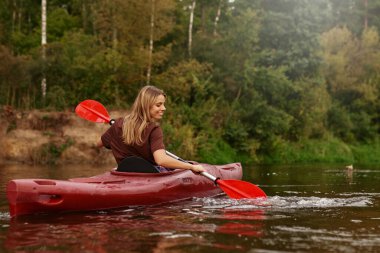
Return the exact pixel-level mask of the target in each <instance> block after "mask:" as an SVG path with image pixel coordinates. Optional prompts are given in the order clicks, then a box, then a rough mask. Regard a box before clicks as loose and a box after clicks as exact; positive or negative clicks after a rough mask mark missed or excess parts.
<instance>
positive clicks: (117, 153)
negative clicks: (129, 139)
mask: <svg viewBox="0 0 380 253" xmlns="http://www.w3.org/2000/svg"><path fill="white" fill-rule="evenodd" d="M123 121H124V119H123V118H119V119H117V120H116V121H115V123H114V124H113V125H112V126H111V127H110V128H109V129H108V130H107V131H106V132H105V133H104V134H103V135H102V137H101V140H102V142H103V145H104V146H105V147H106V148H108V149H111V150H112V153H113V155H114V157H115V159H116V162H117V163H118V164H119V163H120V162H121V161H122V160H123V159H124V158H126V157H130V156H138V157H141V158H144V159H145V160H147V161H149V162H150V163H152V164H156V163H155V161H154V157H153V153H154V152H155V151H157V150H159V149H165V145H164V141H163V140H164V138H163V132H162V128H161V127H160V126H159V125H158V124H157V123H149V124H148V126H147V127H146V128H145V130H144V131H143V134H142V140H143V143H142V144H141V145H136V144H135V145H127V144H125V143H124V141H123Z"/></svg>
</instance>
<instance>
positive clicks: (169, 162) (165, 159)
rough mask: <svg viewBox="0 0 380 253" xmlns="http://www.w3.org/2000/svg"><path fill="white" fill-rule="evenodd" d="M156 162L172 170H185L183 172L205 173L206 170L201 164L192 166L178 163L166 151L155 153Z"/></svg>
mask: <svg viewBox="0 0 380 253" xmlns="http://www.w3.org/2000/svg"><path fill="white" fill-rule="evenodd" d="M153 157H154V161H155V162H156V163H157V165H160V166H163V167H166V168H171V169H183V170H192V171H193V172H195V173H199V172H203V171H205V169H204V168H203V167H202V165H199V164H190V163H185V162H181V161H178V160H176V159H174V158H172V157H170V156H168V155H167V154H166V152H165V150H164V149H159V150H156V151H155V152H154V153H153Z"/></svg>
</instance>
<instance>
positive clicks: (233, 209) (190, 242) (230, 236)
mask: <svg viewBox="0 0 380 253" xmlns="http://www.w3.org/2000/svg"><path fill="white" fill-rule="evenodd" d="M109 168H110V167H109V166H103V167H98V168H92V167H91V166H77V167H74V166H67V167H56V168H48V167H35V168H32V167H28V166H26V167H23V166H11V167H4V166H3V167H0V174H1V178H0V180H1V181H0V182H1V185H2V187H4V185H5V183H6V182H7V180H9V179H11V178H37V177H38V178H54V179H65V178H72V177H80V176H90V175H94V174H97V173H102V172H104V171H106V170H108V169H109ZM379 179H380V170H378V169H376V168H360V169H358V170H354V171H352V174H351V175H348V174H347V172H346V171H345V170H344V169H340V168H334V167H324V166H322V167H281V168H280V167H266V168H264V167H261V168H260V167H259V168H255V169H253V170H246V171H245V180H247V181H251V182H253V183H256V184H259V185H260V187H261V188H262V189H263V190H264V191H265V192H266V193H267V194H268V196H269V197H268V199H267V200H265V201H259V202H258V201H255V200H232V199H228V198H227V197H225V196H219V197H216V198H195V199H193V200H191V201H184V202H178V203H175V204H171V205H160V206H153V207H145V208H125V209H122V210H112V211H106V212H105V211H102V212H86V213H71V214H60V215H34V216H25V217H19V218H17V219H10V217H9V213H8V211H7V204H6V201H5V196H4V192H2V193H1V194H2V195H1V196H0V197H1V198H0V243H1V244H0V245H1V246H0V252H3V251H5V252H189V251H190V252H208V253H209V252H380V212H379V211H380V208H379V206H380V205H379V204H380V191H379V190H380V186H378V181H379Z"/></svg>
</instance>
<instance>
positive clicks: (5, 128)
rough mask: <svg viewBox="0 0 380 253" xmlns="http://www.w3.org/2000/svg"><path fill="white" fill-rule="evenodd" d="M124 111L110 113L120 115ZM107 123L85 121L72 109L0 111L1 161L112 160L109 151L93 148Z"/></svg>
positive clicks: (93, 161)
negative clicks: (69, 110)
mask: <svg viewBox="0 0 380 253" xmlns="http://www.w3.org/2000/svg"><path fill="white" fill-rule="evenodd" d="M123 113H124V112H121V111H119V112H111V115H112V116H113V117H119V116H121V115H123ZM108 127H109V125H107V124H99V123H93V122H88V121H86V120H84V119H81V118H79V117H78V116H77V115H76V114H75V113H74V112H47V111H37V110H33V111H16V110H13V109H12V108H10V107H3V108H2V109H1V111H0V162H2V163H6V162H20V163H37V164H38V163H58V164H59V163H64V164H66V163H87V164H88V163H91V164H105V163H115V161H114V158H113V156H112V154H111V152H110V151H108V150H106V149H104V148H103V149H98V148H96V147H95V144H96V142H97V141H98V140H99V138H100V135H101V134H102V133H103V132H104V131H105V130H106V129H107V128H108Z"/></svg>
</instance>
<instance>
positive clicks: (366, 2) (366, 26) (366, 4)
mask: <svg viewBox="0 0 380 253" xmlns="http://www.w3.org/2000/svg"><path fill="white" fill-rule="evenodd" d="M363 1H364V30H367V28H368V0H363Z"/></svg>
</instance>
